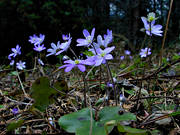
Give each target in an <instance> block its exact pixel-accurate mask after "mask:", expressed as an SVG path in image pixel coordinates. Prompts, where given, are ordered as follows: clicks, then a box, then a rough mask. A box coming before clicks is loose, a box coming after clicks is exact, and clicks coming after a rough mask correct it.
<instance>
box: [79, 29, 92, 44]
mask: <svg viewBox="0 0 180 135" xmlns="http://www.w3.org/2000/svg"><path fill="white" fill-rule="evenodd" d="M94 33H95V28H93V29H92V31H91V35H90V33H89V32H88V31H87V30H86V29H84V30H83V34H84V37H85V39H81V38H80V39H77V42H78V44H77V46H90V45H91V44H92V42H93V38H94Z"/></svg>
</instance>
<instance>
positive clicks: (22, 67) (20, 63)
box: [16, 61, 26, 70]
mask: <svg viewBox="0 0 180 135" xmlns="http://www.w3.org/2000/svg"><path fill="white" fill-rule="evenodd" d="M25 64H26V62H22V61H19V62H17V63H16V67H17V68H18V69H19V70H23V69H24V68H26V66H25Z"/></svg>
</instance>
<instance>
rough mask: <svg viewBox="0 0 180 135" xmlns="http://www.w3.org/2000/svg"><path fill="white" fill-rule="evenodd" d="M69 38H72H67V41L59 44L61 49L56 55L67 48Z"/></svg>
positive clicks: (69, 41) (69, 42)
mask: <svg viewBox="0 0 180 135" xmlns="http://www.w3.org/2000/svg"><path fill="white" fill-rule="evenodd" d="M71 39H72V38H69V40H68V41H66V42H64V43H61V45H60V46H59V48H60V49H61V50H60V51H58V52H57V53H56V55H59V54H60V53H62V52H64V51H67V49H68V48H69V46H70V44H71Z"/></svg>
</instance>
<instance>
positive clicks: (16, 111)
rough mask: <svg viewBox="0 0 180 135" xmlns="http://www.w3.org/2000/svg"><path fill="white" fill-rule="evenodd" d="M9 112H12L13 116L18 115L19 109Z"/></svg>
mask: <svg viewBox="0 0 180 135" xmlns="http://www.w3.org/2000/svg"><path fill="white" fill-rule="evenodd" d="M11 111H12V113H13V114H14V115H16V114H18V113H19V109H18V108H13V109H12V110H11Z"/></svg>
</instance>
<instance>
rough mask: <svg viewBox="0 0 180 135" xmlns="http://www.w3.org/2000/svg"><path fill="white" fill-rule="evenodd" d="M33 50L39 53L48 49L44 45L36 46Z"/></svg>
mask: <svg viewBox="0 0 180 135" xmlns="http://www.w3.org/2000/svg"><path fill="white" fill-rule="evenodd" d="M33 49H34V50H35V51H37V52H41V51H42V50H44V49H46V47H44V44H43V45H40V44H38V45H35V46H34V48H33Z"/></svg>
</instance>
